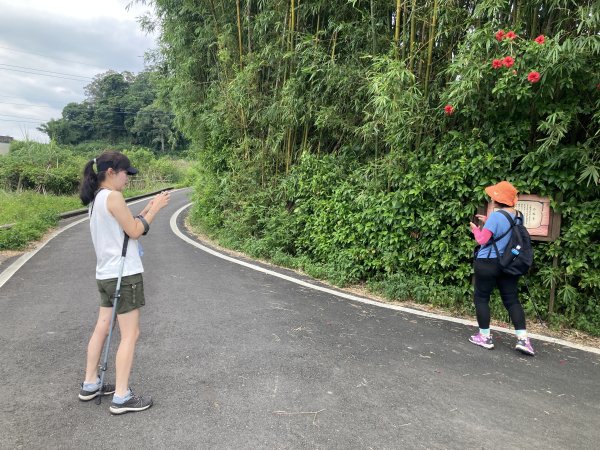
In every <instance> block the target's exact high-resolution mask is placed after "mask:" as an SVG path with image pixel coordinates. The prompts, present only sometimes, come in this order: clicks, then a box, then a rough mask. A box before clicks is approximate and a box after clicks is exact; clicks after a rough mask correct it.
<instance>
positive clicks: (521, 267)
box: [492, 210, 533, 275]
mask: <svg viewBox="0 0 600 450" xmlns="http://www.w3.org/2000/svg"><path fill="white" fill-rule="evenodd" d="M498 212H499V213H501V214H502V215H503V216H504V217H506V219H507V220H508V221H509V222H510V229H509V230H508V231H507V232H506V233H504V234H503V235H502V236H500V237H499V238H498V239H494V240H493V241H492V245H493V246H494V250H496V255H500V253H499V252H498V247H497V246H496V242H497V241H499V240H500V239H502V238H503V237H504V236H506V234H508V233H510V232H512V233H511V235H510V239H509V241H508V244H507V245H506V249H505V250H504V254H503V255H502V256H498V263H499V264H500V267H501V268H502V271H503V272H504V273H506V274H509V275H525V274H526V273H527V272H528V271H529V268H530V267H531V265H532V264H533V246H532V245H531V236H529V231H527V228H525V225H524V224H525V219H524V217H523V213H521V211H517V215H516V217H515V219H514V220H513V218H512V217H511V216H510V214H508V213H507V212H506V211H502V210H499V211H498Z"/></svg>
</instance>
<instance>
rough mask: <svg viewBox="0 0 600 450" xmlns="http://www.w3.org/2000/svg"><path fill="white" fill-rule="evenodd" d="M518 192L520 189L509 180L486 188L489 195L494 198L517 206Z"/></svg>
mask: <svg viewBox="0 0 600 450" xmlns="http://www.w3.org/2000/svg"><path fill="white" fill-rule="evenodd" d="M518 192H519V191H517V189H516V188H515V187H514V186H513V185H512V184H510V183H509V182H508V181H501V182H500V183H498V184H494V185H493V186H488V187H486V188H485V193H486V194H487V195H489V196H490V197H491V198H492V200H494V201H496V202H498V203H502V204H504V205H508V206H515V205H516V204H517V194H518Z"/></svg>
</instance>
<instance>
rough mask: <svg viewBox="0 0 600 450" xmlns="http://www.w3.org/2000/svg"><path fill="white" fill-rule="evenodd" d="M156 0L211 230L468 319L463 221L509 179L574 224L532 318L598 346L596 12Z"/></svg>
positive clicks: (552, 6)
mask: <svg viewBox="0 0 600 450" xmlns="http://www.w3.org/2000/svg"><path fill="white" fill-rule="evenodd" d="M145 3H150V4H152V5H153V6H154V7H155V9H156V17H157V19H155V20H156V21H158V22H159V23H152V19H150V18H146V19H145V21H144V23H145V24H146V26H148V27H150V28H151V27H155V29H160V30H161V33H162V34H161V43H162V48H161V53H160V55H157V59H156V68H157V71H158V73H160V74H162V75H163V76H162V78H159V80H158V81H157V83H158V86H159V92H160V93H159V96H163V97H168V98H169V103H170V105H171V107H172V111H173V112H174V113H175V115H176V116H177V120H178V124H179V125H180V127H181V130H182V131H183V132H184V133H185V135H186V137H187V138H188V139H189V140H190V142H191V145H192V146H193V147H194V148H198V149H201V152H198V153H197V159H198V161H199V167H200V168H199V172H198V178H197V181H196V204H195V207H194V209H193V211H192V221H193V223H194V224H195V226H197V227H199V228H200V229H201V230H202V231H203V232H204V233H206V234H209V235H211V236H213V237H216V238H217V239H218V240H219V241H220V242H221V243H223V244H225V245H228V246H230V247H232V248H235V249H240V250H242V251H245V252H247V253H249V254H251V255H253V256H257V257H261V258H267V259H271V260H272V261H274V262H277V263H280V264H285V265H289V266H291V267H296V268H300V269H303V270H305V271H307V272H308V273H310V274H312V275H314V276H317V277H320V278H325V279H328V280H330V281H332V282H334V283H336V284H339V285H349V284H355V283H360V284H367V285H368V286H371V287H372V288H373V289H375V290H376V291H378V292H382V293H385V294H386V295H387V296H388V297H389V298H393V299H399V300H407V299H409V300H414V301H418V302H422V303H434V304H438V305H443V306H445V307H448V308H453V309H457V310H466V311H472V306H471V302H472V300H471V299H472V287H471V274H472V271H471V255H472V250H473V246H474V242H473V240H472V238H471V236H470V235H469V229H468V222H469V220H470V218H471V217H472V216H473V214H474V213H475V211H476V208H477V207H479V206H482V205H483V202H484V200H485V198H484V193H483V187H484V186H486V185H490V184H492V183H496V182H497V181H499V180H502V179H507V180H509V181H511V182H512V183H513V184H514V185H515V186H517V187H518V188H519V190H520V192H521V193H533V194H538V195H542V196H549V197H551V198H552V199H553V204H552V206H553V208H555V210H556V211H558V212H560V213H561V215H562V230H561V235H560V237H559V239H558V240H556V241H555V242H551V243H542V242H536V243H535V250H536V266H535V267H534V269H533V271H532V273H531V274H530V275H529V276H528V277H527V278H528V284H529V287H530V293H529V296H527V295H525V296H524V297H523V298H524V300H525V308H526V310H527V312H528V313H529V315H530V316H532V315H533V308H532V304H531V302H530V301H529V300H530V299H535V301H536V302H537V304H538V305H539V306H540V308H541V309H542V313H543V314H544V315H545V316H546V317H547V318H549V319H550V320H551V322H552V323H553V324H555V325H557V326H559V325H565V326H570V327H575V328H578V329H580V330H584V331H587V332H590V333H592V334H596V335H600V187H599V184H598V183H599V168H600V153H599V150H598V149H599V147H600V145H599V142H600V112H599V111H600V79H599V78H598V74H599V73H600V58H599V54H600V41H599V40H598V35H599V34H598V33H599V32H600V13H599V11H600V3H599V2H598V0H586V1H577V0H539V1H538V0H536V1H533V0H459V1H455V0H425V1H421V0H419V1H416V0H406V1H401V0H397V1H396V2H395V3H394V2H389V1H383V0H369V1H367V0H365V1H346V0H335V1H327V2H323V1H317V0H306V1H302V2H299V1H296V0H291V1H290V0H287V1H284V0H278V1H273V2H251V1H246V2H242V1H239V0H236V1H235V2H234V1H233V0H224V1H221V2H220V3H219V5H218V7H215V5H213V3H212V2H208V1H198V2H195V3H194V4H190V3H177V2H171V1H166V0H153V1H151V2H145ZM554 257H557V258H558V264H557V265H556V266H553V264H552V261H553V258H554ZM553 285H554V286H556V292H557V296H556V299H555V303H554V306H553V311H552V314H550V308H549V292H550V287H551V286H553ZM494 305H495V307H496V309H497V310H496V311H495V314H499V313H500V311H501V308H502V307H501V306H500V305H499V302H494Z"/></svg>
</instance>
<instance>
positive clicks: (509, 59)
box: [502, 56, 515, 67]
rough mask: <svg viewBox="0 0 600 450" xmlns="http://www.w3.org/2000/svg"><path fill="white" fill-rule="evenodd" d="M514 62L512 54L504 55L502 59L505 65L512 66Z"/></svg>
mask: <svg viewBox="0 0 600 450" xmlns="http://www.w3.org/2000/svg"><path fill="white" fill-rule="evenodd" d="M514 63H515V60H514V59H513V57H512V56H506V57H505V58H504V59H503V60H502V64H504V66H505V67H512V66H513V64H514Z"/></svg>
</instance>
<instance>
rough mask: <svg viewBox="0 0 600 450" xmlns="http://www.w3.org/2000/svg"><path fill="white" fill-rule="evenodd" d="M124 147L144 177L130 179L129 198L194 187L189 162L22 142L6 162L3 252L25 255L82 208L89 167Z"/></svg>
mask: <svg viewBox="0 0 600 450" xmlns="http://www.w3.org/2000/svg"><path fill="white" fill-rule="evenodd" d="M115 147H121V148H120V149H121V150H123V152H124V153H125V154H126V155H127V156H128V157H129V158H130V160H131V162H132V164H133V165H134V167H137V168H138V169H139V170H140V175H138V176H135V177H130V184H129V187H128V189H126V191H125V192H124V195H125V196H126V197H131V196H135V195H140V194H143V193H147V192H152V191H155V190H159V189H161V188H165V187H169V186H181V185H186V183H187V184H189V183H190V182H191V181H190V180H189V174H190V167H191V164H190V162H189V161H186V160H183V159H176V158H173V157H169V156H161V157H157V156H156V155H155V154H154V153H152V152H151V151H150V150H148V149H143V148H130V149H124V148H123V147H124V146H122V145H121V146H110V145H109V144H107V143H104V145H102V144H100V143H95V144H88V146H87V147H85V146H83V147H81V146H80V147H78V148H74V147H67V146H59V145H57V144H55V143H51V144H41V143H36V142H23V141H16V142H13V143H12V144H11V148H10V152H9V154H8V155H3V156H0V226H2V225H10V226H7V227H3V228H0V250H21V249H24V248H26V247H27V246H28V245H29V243H31V242H32V241H35V240H38V239H39V238H41V237H42V236H43V235H44V234H45V233H46V232H47V231H48V230H49V229H50V228H51V227H53V226H55V225H56V224H57V222H58V215H59V214H60V213H62V212H66V211H72V210H75V209H79V208H82V207H83V206H82V204H81V201H80V200H79V197H78V195H77V190H78V186H79V180H80V177H81V173H82V171H83V166H84V165H85V163H86V162H87V161H88V160H89V159H91V158H93V157H94V156H97V155H98V154H100V153H101V151H102V150H103V149H105V148H115Z"/></svg>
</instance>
